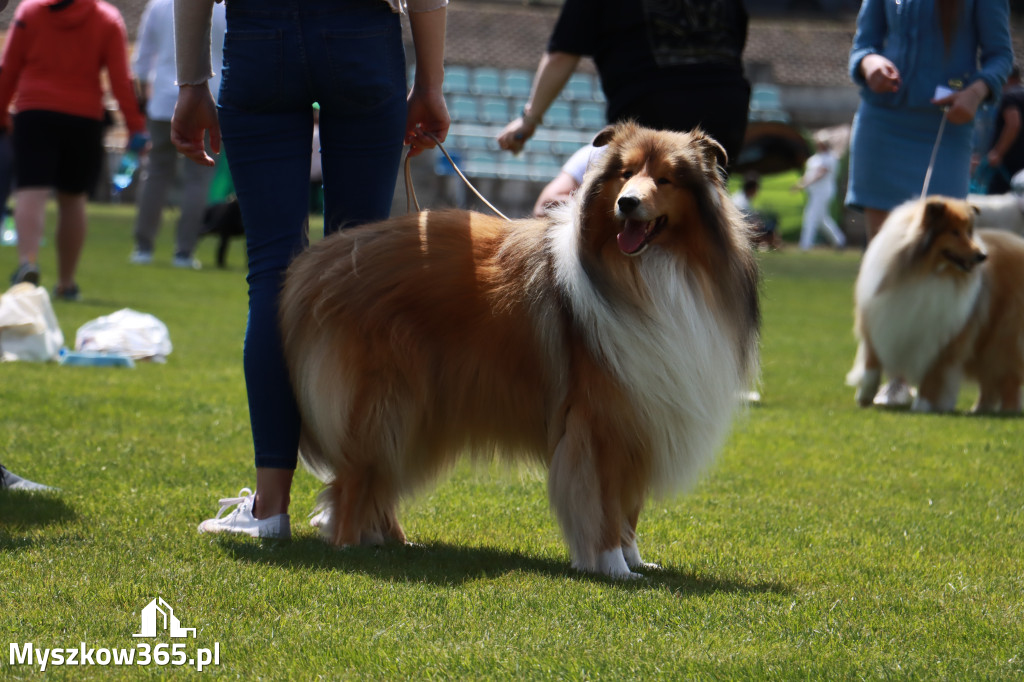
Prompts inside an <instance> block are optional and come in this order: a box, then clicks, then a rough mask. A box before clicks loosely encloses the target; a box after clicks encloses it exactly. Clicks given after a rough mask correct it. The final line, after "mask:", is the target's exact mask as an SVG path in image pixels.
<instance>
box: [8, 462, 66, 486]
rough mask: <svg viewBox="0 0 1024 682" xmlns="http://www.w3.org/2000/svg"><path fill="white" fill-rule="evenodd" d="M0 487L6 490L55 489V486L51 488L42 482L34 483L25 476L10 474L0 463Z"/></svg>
mask: <svg viewBox="0 0 1024 682" xmlns="http://www.w3.org/2000/svg"><path fill="white" fill-rule="evenodd" d="M0 488H6V489H8V490H31V491H39V490H57V488H53V487H51V486H48V485H43V484H42V483H36V482H35V481H30V480H28V479H27V478H22V477H21V476H18V475H16V474H12V473H11V472H10V471H8V470H7V468H6V467H5V466H4V465H2V464H0Z"/></svg>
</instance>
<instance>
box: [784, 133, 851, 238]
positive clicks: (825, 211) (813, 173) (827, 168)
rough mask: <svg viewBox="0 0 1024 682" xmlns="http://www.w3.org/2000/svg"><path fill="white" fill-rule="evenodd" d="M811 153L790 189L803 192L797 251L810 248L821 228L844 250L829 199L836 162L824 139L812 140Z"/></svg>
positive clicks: (841, 235) (822, 137) (817, 137)
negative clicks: (802, 213)
mask: <svg viewBox="0 0 1024 682" xmlns="http://www.w3.org/2000/svg"><path fill="white" fill-rule="evenodd" d="M814 145H815V150H816V151H815V153H814V154H813V155H811V157H810V158H809V159H807V165H806V167H805V168H804V174H803V177H801V178H800V180H799V181H798V182H797V183H796V184H795V185H793V189H794V191H799V190H804V191H805V192H806V193H807V203H806V204H805V205H804V221H803V226H802V227H801V229H800V248H801V250H803V251H806V250H808V249H810V248H811V247H813V246H814V241H815V238H816V237H817V236H818V228H820V227H824V228H825V234H827V235H828V237H829V239H830V240H831V241H832V243H833V244H834V245H835V246H836V247H837V248H840V249H841V248H843V247H845V246H846V235H844V234H843V231H842V230H840V229H839V225H837V224H836V221H835V220H834V219H833V218H832V214H831V208H832V199H833V198H835V195H836V167H837V166H838V165H839V159H837V158H836V157H835V154H833V153H832V146H831V145H830V144H829V141H828V139H827V138H826V137H825V136H824V135H820V134H819V135H816V136H815V138H814Z"/></svg>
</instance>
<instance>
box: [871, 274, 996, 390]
mask: <svg viewBox="0 0 1024 682" xmlns="http://www.w3.org/2000/svg"><path fill="white" fill-rule="evenodd" d="M981 284H982V281H981V276H980V274H978V273H975V274H974V275H973V276H972V277H971V278H970V280H969V281H968V282H967V283H966V284H961V283H957V282H955V281H953V280H951V279H949V278H945V277H927V278H923V279H919V280H916V281H914V282H910V283H906V284H900V285H898V286H895V287H889V288H887V289H885V290H883V291H882V292H880V293H875V294H873V295H872V296H870V297H869V298H868V299H867V300H865V301H863V302H862V303H861V311H862V314H863V321H864V324H865V327H866V329H867V331H868V334H869V335H870V337H871V343H872V346H873V347H874V349H875V352H876V353H877V354H878V357H879V359H880V360H881V362H882V366H883V367H884V368H885V370H886V371H887V372H888V373H890V374H897V375H901V376H903V377H904V378H906V379H907V380H908V381H910V382H911V383H913V384H919V383H920V382H921V380H922V379H923V378H924V375H925V373H926V372H927V371H928V368H929V367H931V366H932V364H933V363H934V362H935V359H936V358H937V356H938V354H939V352H940V351H941V350H942V349H943V348H945V347H946V345H947V344H949V342H950V341H951V340H952V339H953V338H954V337H955V336H956V335H957V334H958V333H959V332H960V331H961V330H962V329H963V328H964V325H966V324H967V321H968V319H970V316H971V315H972V314H973V311H974V308H975V305H976V302H977V300H978V295H979V293H980V291H981Z"/></svg>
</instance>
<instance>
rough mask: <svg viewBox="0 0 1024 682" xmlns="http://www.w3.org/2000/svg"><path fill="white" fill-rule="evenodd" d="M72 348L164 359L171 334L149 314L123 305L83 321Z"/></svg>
mask: <svg viewBox="0 0 1024 682" xmlns="http://www.w3.org/2000/svg"><path fill="white" fill-rule="evenodd" d="M75 350H78V351H91V352H95V353H117V354H120V355H126V356H128V357H130V358H133V359H135V360H151V361H153V362H167V356H168V355H169V354H170V352H171V336H170V334H169V333H168V331H167V325H165V324H164V323H163V322H161V321H160V320H158V319H157V318H155V317H153V316H152V315H150V314H149V313H140V312H138V311H137V310H132V309H131V308H122V309H121V310H118V311H117V312H115V313H111V314H109V315H104V316H103V317H97V318H96V319H95V320H90V321H88V322H86V323H85V324H83V325H82V326H81V327H80V328H79V329H78V333H76V334H75Z"/></svg>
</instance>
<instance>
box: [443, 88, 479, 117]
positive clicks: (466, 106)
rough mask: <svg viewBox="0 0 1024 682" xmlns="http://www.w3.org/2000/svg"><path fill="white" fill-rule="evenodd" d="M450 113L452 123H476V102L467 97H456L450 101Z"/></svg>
mask: <svg viewBox="0 0 1024 682" xmlns="http://www.w3.org/2000/svg"><path fill="white" fill-rule="evenodd" d="M448 113H449V114H450V115H451V117H452V121H458V122H460V123H476V121H477V112H476V100H475V99H473V98H472V97H467V96H465V95H456V96H454V97H450V98H449V99H448Z"/></svg>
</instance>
